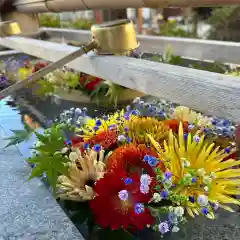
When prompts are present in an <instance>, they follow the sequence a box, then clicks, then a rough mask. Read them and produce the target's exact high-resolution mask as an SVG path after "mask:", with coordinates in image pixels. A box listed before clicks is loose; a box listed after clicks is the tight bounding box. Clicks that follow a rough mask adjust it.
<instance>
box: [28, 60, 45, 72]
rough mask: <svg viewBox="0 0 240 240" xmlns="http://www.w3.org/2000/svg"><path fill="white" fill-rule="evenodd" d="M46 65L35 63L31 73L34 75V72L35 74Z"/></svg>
mask: <svg viewBox="0 0 240 240" xmlns="http://www.w3.org/2000/svg"><path fill="white" fill-rule="evenodd" d="M47 65H48V63H46V62H37V63H36V64H35V65H34V67H33V70H32V72H33V73H34V72H37V71H39V70H40V69H42V68H45V67H46V66H47Z"/></svg>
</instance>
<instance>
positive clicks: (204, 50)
mask: <svg viewBox="0 0 240 240" xmlns="http://www.w3.org/2000/svg"><path fill="white" fill-rule="evenodd" d="M42 31H45V32H47V33H49V34H50V35H51V36H52V37H53V38H61V37H62V36H63V37H64V39H66V40H72V41H78V42H82V43H87V42H88V41H89V40H90V39H91V37H92V34H91V32H90V31H84V30H70V29H56V28H42ZM137 38H138V40H139V41H140V47H139V50H140V51H141V52H149V53H158V54H161V53H163V52H164V49H166V48H167V46H168V45H170V46H171V47H172V51H173V54H175V55H179V56H183V57H186V58H194V59H199V60H213V61H219V62H222V63H234V64H240V42H225V41H212V40H200V39H190V38H173V37H155V36H144V35H138V36H137Z"/></svg>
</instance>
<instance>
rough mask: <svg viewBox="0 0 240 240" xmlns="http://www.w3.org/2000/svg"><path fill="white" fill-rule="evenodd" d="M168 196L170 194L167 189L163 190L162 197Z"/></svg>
mask: <svg viewBox="0 0 240 240" xmlns="http://www.w3.org/2000/svg"><path fill="white" fill-rule="evenodd" d="M167 196H168V192H167V191H165V190H163V191H162V192H161V197H162V198H163V199H166V198H167Z"/></svg>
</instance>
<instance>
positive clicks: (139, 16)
mask: <svg viewBox="0 0 240 240" xmlns="http://www.w3.org/2000/svg"><path fill="white" fill-rule="evenodd" d="M142 22H143V17H142V8H138V10H137V32H138V34H142Z"/></svg>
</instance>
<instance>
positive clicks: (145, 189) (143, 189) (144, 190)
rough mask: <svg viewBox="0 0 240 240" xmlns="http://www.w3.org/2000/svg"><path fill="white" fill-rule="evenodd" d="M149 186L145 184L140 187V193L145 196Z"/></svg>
mask: <svg viewBox="0 0 240 240" xmlns="http://www.w3.org/2000/svg"><path fill="white" fill-rule="evenodd" d="M149 189H150V188H149V186H148V185H145V184H141V185H140V192H141V193H143V194H147V193H148V192H149Z"/></svg>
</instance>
